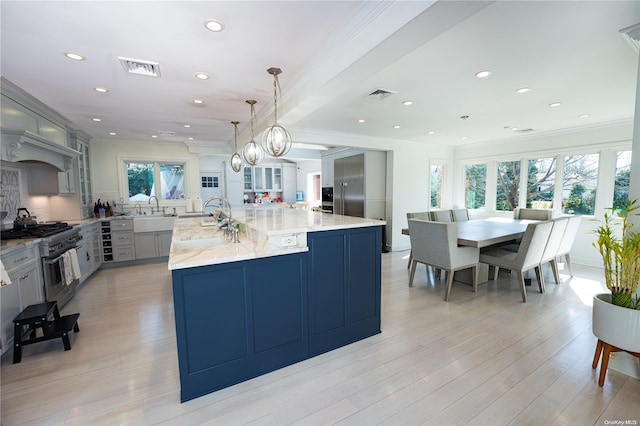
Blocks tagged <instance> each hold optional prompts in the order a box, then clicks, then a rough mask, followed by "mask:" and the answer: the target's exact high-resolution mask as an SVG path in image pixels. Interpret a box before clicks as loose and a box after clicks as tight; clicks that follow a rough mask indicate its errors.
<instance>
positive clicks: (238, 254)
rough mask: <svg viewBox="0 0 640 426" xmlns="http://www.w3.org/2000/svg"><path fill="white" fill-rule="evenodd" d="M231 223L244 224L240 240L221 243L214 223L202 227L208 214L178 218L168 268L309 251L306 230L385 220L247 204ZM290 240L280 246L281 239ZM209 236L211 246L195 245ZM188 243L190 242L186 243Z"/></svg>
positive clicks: (363, 225) (350, 226)
mask: <svg viewBox="0 0 640 426" xmlns="http://www.w3.org/2000/svg"><path fill="white" fill-rule="evenodd" d="M232 215H233V220H234V222H235V221H237V222H240V223H241V224H243V226H242V227H241V232H240V235H239V237H240V238H239V239H240V242H239V243H233V242H223V243H220V239H221V238H222V237H223V231H222V230H220V229H219V228H218V226H216V225H213V224H212V225H211V226H203V223H205V224H208V223H209V222H210V221H211V218H210V217H197V218H178V219H176V221H175V222H174V227H173V236H172V244H171V252H170V254H169V265H168V266H169V269H170V270H174V269H183V268H192V267H196V266H205V265H215V264H220V263H228V262H236V261H242V260H249V259H257V258H261V257H269V256H278V255H283V254H289V253H299V252H305V251H308V247H307V243H306V241H307V240H306V234H307V233H308V232H317V231H330V230H338V229H350V228H360V227H368V226H380V225H384V224H385V223H386V222H384V221H381V220H374V219H363V218H357V217H350V216H341V215H333V214H327V213H321V212H313V211H306V210H298V209H287V208H282V207H274V208H270V209H266V208H264V206H261V207H260V208H253V207H246V208H244V209H234V210H233V211H232ZM284 238H290V239H292V240H293V244H292V245H291V246H287V247H283V246H282V244H281V243H284V242H283V241H282V239H284ZM205 239H210V241H211V242H212V244H211V245H201V246H197V245H198V243H197V240H205ZM185 241H190V242H194V246H193V247H186V248H185V247H184V243H183V247H180V245H181V242H185ZM187 244H189V243H187Z"/></svg>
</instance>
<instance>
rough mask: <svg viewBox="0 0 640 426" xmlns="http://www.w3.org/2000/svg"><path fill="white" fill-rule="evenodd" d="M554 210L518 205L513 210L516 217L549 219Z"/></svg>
mask: <svg viewBox="0 0 640 426" xmlns="http://www.w3.org/2000/svg"><path fill="white" fill-rule="evenodd" d="M552 215H553V211H552V210H549V209H527V208H520V207H517V208H516V209H515V210H514V211H513V218H514V219H530V220H549V219H551V216H552Z"/></svg>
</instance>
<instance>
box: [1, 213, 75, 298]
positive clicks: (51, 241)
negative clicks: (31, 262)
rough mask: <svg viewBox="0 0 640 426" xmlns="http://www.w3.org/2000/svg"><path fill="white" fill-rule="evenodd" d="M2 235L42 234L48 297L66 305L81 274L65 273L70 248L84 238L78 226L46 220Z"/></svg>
mask: <svg viewBox="0 0 640 426" xmlns="http://www.w3.org/2000/svg"><path fill="white" fill-rule="evenodd" d="M1 238H2V239H3V240H9V239H29V238H40V239H41V241H40V259H41V262H42V276H43V278H44V295H45V299H46V300H47V301H48V302H50V301H54V300H55V301H57V302H58V306H59V307H62V306H64V305H65V304H66V303H67V302H68V301H69V300H70V299H71V298H72V297H73V295H74V294H75V292H76V287H77V286H78V283H79V282H80V280H79V278H80V277H77V278H75V279H73V280H69V279H68V275H67V274H65V264H66V267H69V262H65V258H67V257H68V255H67V253H68V252H70V250H72V249H75V248H76V246H77V243H78V241H80V240H82V236H81V235H80V232H79V231H78V230H77V229H74V228H73V227H72V226H70V225H68V224H66V223H64V222H55V223H43V224H37V225H35V226H32V227H28V228H14V229H11V230H8V231H2V235H1Z"/></svg>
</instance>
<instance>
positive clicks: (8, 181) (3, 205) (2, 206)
mask: <svg viewBox="0 0 640 426" xmlns="http://www.w3.org/2000/svg"><path fill="white" fill-rule="evenodd" d="M19 207H21V201H20V173H19V172H18V171H17V170H8V169H5V168H3V169H2V170H1V171H0V211H3V212H7V217H6V219H5V220H4V221H5V222H7V221H12V220H13V219H15V215H16V212H17V211H18V208H19Z"/></svg>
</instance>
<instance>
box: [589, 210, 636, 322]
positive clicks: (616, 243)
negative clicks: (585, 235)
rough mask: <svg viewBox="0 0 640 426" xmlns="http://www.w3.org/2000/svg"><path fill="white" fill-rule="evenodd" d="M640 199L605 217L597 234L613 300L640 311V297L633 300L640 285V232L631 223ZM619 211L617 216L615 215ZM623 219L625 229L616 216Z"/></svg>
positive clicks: (596, 231) (606, 279)
mask: <svg viewBox="0 0 640 426" xmlns="http://www.w3.org/2000/svg"><path fill="white" fill-rule="evenodd" d="M636 202H637V200H627V203H626V204H625V205H623V206H622V207H621V208H620V209H619V210H617V211H616V210H614V209H613V208H609V209H607V210H611V211H612V214H611V215H609V214H607V213H605V214H604V219H603V220H601V221H600V223H601V225H600V226H599V227H598V228H597V229H596V230H595V231H594V233H595V234H596V235H597V236H598V240H597V241H596V242H595V243H593V246H594V247H596V248H597V249H598V251H599V252H600V255H601V256H602V261H603V263H604V278H605V283H606V284H607V288H608V289H609V290H610V291H611V301H612V303H613V304H614V305H618V306H622V307H625V308H632V309H634V308H638V305H639V304H640V303H639V301H638V297H637V296H636V298H635V299H633V296H634V294H635V293H636V291H637V290H638V283H639V282H640V232H637V231H632V230H631V228H632V227H633V224H631V223H630V222H629V218H630V217H631V216H640V214H638V213H635V212H636V211H637V210H638V209H640V205H636ZM613 212H615V213H616V214H615V215H614V213H613ZM616 216H617V217H618V218H620V219H622V223H621V225H622V227H621V228H620V229H616V228H618V227H617V226H616V224H617V223H620V222H618V221H616V220H615V217H616Z"/></svg>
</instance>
